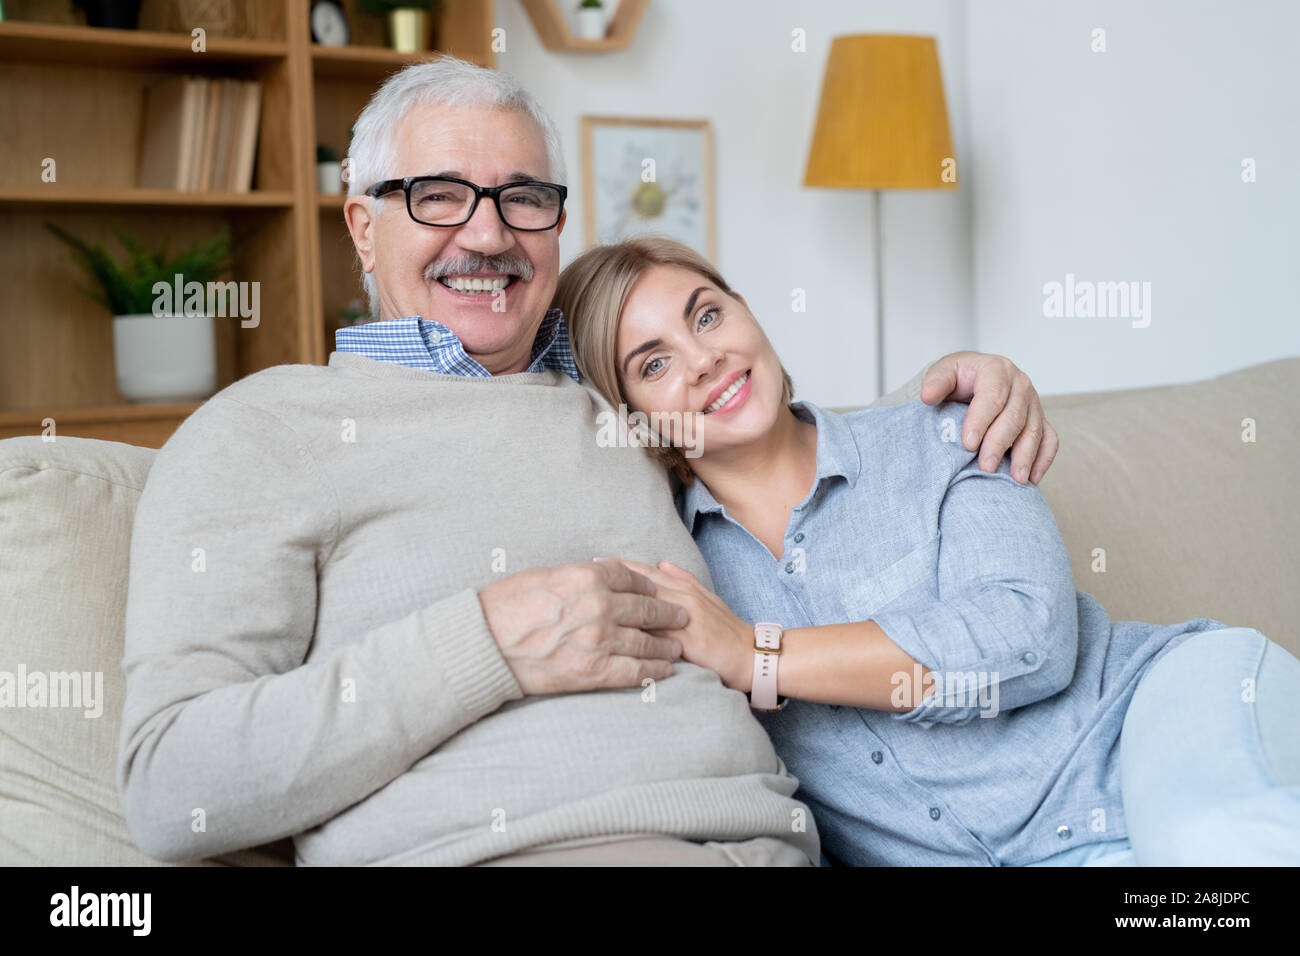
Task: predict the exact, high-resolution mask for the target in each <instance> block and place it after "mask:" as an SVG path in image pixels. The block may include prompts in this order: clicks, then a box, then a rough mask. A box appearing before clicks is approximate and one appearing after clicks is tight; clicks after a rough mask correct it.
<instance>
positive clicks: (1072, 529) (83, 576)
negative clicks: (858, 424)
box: [0, 358, 1300, 865]
mask: <svg viewBox="0 0 1300 956" xmlns="http://www.w3.org/2000/svg"><path fill="white" fill-rule="evenodd" d="M1298 385H1300V358H1292V359H1283V360H1280V361H1276V362H1270V363H1267V364H1264V365H1257V366H1253V367H1251V368H1247V369H1242V370H1240V371H1237V372H1232V373H1230V374H1227V375H1223V376H1220V377H1218V378H1215V379H1211V380H1209V381H1205V382H1195V383H1191V384H1187V385H1177V386H1169V387H1162V388H1148V389H1138V390H1132V391H1123V392H1104V393H1097V394H1089V395H1066V396H1057V397H1053V398H1048V399H1045V400H1044V405H1045V406H1046V408H1047V410H1048V416H1049V419H1050V421H1051V422H1052V424H1053V425H1054V426H1055V427H1056V429H1057V431H1058V432H1059V433H1060V436H1061V452H1060V455H1059V456H1058V458H1057V461H1056V464H1055V465H1054V466H1053V468H1052V470H1051V472H1050V473H1049V474H1048V476H1047V478H1046V479H1045V480H1044V482H1043V486H1042V490H1043V493H1044V494H1045V495H1046V496H1047V499H1048V501H1049V502H1050V504H1051V506H1052V508H1053V510H1054V511H1055V513H1056V518H1057V521H1058V523H1059V525H1060V527H1061V532H1062V534H1063V536H1064V538H1065V541H1066V544H1067V546H1068V548H1069V552H1070V560H1071V562H1072V563H1073V565H1074V569H1075V580H1076V584H1077V586H1078V587H1079V588H1080V589H1082V590H1084V591H1088V592H1089V593H1091V594H1092V595H1094V596H1095V597H1096V598H1097V599H1098V600H1099V601H1100V602H1101V603H1102V605H1103V606H1104V607H1105V608H1106V609H1107V610H1108V611H1109V612H1110V614H1111V617H1112V619H1115V620H1122V619H1137V620H1146V621H1153V622H1159V623H1168V622H1173V621H1179V620H1183V619H1185V618H1190V617H1199V616H1205V617H1213V618H1218V619H1219V620H1222V621H1225V622H1227V623H1230V624H1238V625H1246V626H1250V627H1255V628H1258V629H1259V630H1261V631H1263V632H1264V633H1265V634H1267V635H1269V636H1270V637H1272V638H1273V639H1274V640H1276V641H1277V642H1278V643H1280V644H1282V645H1283V646H1285V647H1287V648H1288V649H1289V650H1291V652H1292V653H1296V654H1300V624H1298V623H1297V622H1300V587H1297V572H1300V508H1298V507H1297V504H1300V501H1298V497H1300V496H1298V495H1297V492H1296V470H1297V466H1298V465H1300V396H1298V395H1297V386H1298ZM1248 419H1249V420H1250V422H1253V423H1254V424H1253V428H1254V436H1253V437H1254V440H1253V441H1243V433H1244V429H1246V428H1249V427H1250V423H1249V422H1247V423H1246V424H1245V425H1243V422H1245V421H1246V420H1248ZM1246 437H1250V436H1249V435H1248V434H1247V436H1246ZM154 454H155V452H154V451H153V450H151V449H147V448H138V447H135V446H132V445H124V444H120V443H116V442H104V441H92V440H86V439H77V438H59V439H57V440H56V441H54V442H45V441H43V440H42V439H41V438H39V437H26V438H12V439H7V440H4V441H0V672H9V673H11V674H18V673H19V669H20V668H25V670H26V672H27V673H29V674H31V673H36V672H41V673H44V674H50V673H54V672H59V673H66V672H74V671H75V672H85V673H91V674H94V673H96V672H100V673H102V675H103V695H102V696H103V701H102V714H101V715H100V716H98V717H87V716H85V709H86V708H84V707H83V708H81V709H77V708H22V709H20V708H5V709H3V710H0V864H85V865H114V864H126V865H131V864H151V865H162V864H158V863H157V862H156V861H153V860H150V859H149V858H147V857H145V856H144V855H143V854H141V853H140V852H139V851H138V850H137V849H136V848H135V846H134V845H133V844H132V842H131V839H130V836H129V834H128V832H127V829H126V823H125V821H124V819H123V817H122V814H121V812H120V810H119V808H118V800H117V790H116V787H115V782H114V762H115V754H116V748H117V734H118V719H119V716H120V713H121V706H122V693H123V680H122V674H121V671H120V669H119V666H118V665H119V660H120V657H121V652H122V637H123V635H122V632H123V612H124V607H125V597H126V583H127V557H128V546H129V540H130V533H131V522H132V518H133V515H134V511H135V504H136V500H137V498H138V497H139V494H140V491H141V489H142V488H143V486H144V482H145V477H146V475H147V474H148V472H149V467H150V465H151V464H152V462H153V457H154ZM1103 552H1104V561H1105V565H1104V566H1105V570H1104V571H1102V570H1100V567H1101V564H1100V558H1101V557H1102V553H1103ZM82 703H83V704H84V703H86V702H84V701H83V702H82ZM292 860H293V856H292V849H291V846H290V844H289V843H288V841H280V842H279V843H277V844H272V845H270V846H267V847H261V848H258V849H255V850H248V851H244V852H241V853H235V854H230V855H228V856H225V857H221V858H218V859H215V860H212V861H207V862H209V863H213V864H232V865H283V864H291V863H292Z"/></svg>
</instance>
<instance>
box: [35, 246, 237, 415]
mask: <svg viewBox="0 0 1300 956" xmlns="http://www.w3.org/2000/svg"><path fill="white" fill-rule="evenodd" d="M45 225H46V228H48V229H49V230H50V231H51V232H52V233H54V235H55V236H57V237H58V238H59V239H60V240H62V241H63V242H64V243H66V244H67V245H68V246H69V247H71V249H72V252H73V260H74V261H75V262H76V263H77V264H78V265H80V266H81V267H82V268H83V269H84V270H85V271H86V273H87V274H88V275H89V276H90V278H91V279H92V280H93V281H94V283H95V284H94V285H93V286H83V287H82V291H84V292H86V293H87V294H88V295H89V296H90V297H91V298H93V299H94V300H95V301H97V302H99V303H100V304H102V305H103V306H104V307H105V308H107V309H108V311H109V313H110V314H111V315H112V316H113V362H114V367H115V370H116V373H117V388H118V391H119V392H121V393H122V397H123V398H124V399H126V400H127V401H131V402H178V401H194V400H198V399H203V398H207V397H208V396H210V395H211V394H212V393H213V392H214V391H215V390H216V385H217V361H216V329H215V326H214V324H213V319H214V316H213V315H212V314H211V312H212V310H211V309H210V308H207V307H205V308H201V309H190V310H187V309H186V308H185V303H186V302H187V301H194V300H193V299H191V298H190V294H191V292H192V291H193V290H194V288H195V286H194V283H198V285H199V287H200V288H202V289H210V288H211V287H210V286H209V285H208V283H211V282H214V281H215V280H216V279H218V278H219V277H221V276H222V275H224V274H225V273H227V272H228V271H229V269H230V266H231V263H232V243H231V237H230V230H229V228H228V227H226V226H222V227H221V229H220V230H219V231H218V232H217V233H216V235H214V236H212V237H211V238H210V239H206V240H203V241H200V242H197V243H195V244H194V245H192V246H190V247H189V248H188V249H186V250H185V251H183V252H181V253H180V254H178V255H176V256H173V257H171V258H168V256H167V250H166V247H165V246H164V247H163V248H162V249H160V250H159V251H158V252H154V253H151V252H149V251H148V250H147V249H146V248H145V247H144V244H143V243H141V242H140V241H139V240H138V239H136V238H135V237H134V236H132V235H130V234H129V233H128V232H126V231H125V230H124V229H122V228H121V227H120V226H118V225H117V224H116V223H113V224H111V225H110V228H111V229H112V231H113V234H114V235H115V236H117V240H118V242H119V243H121V245H122V248H123V249H125V250H126V253H127V261H126V263H125V264H123V263H121V262H119V261H118V260H117V259H116V258H115V257H114V256H113V255H112V254H111V253H110V252H109V251H108V250H107V249H106V248H105V247H104V246H103V245H101V244H99V243H89V242H86V241H85V240H83V239H79V238H77V237H76V236H72V235H69V234H68V233H67V232H65V231H64V230H62V229H60V228H59V227H58V226H56V225H54V224H53V223H48V222H47V223H46V224H45ZM178 277H179V278H178ZM164 286H165V287H166V291H165V292H164V291H163V287H164ZM182 290H185V291H184V294H183V295H182ZM178 298H179V299H180V300H181V301H177V299H178ZM211 298H212V297H211V296H208V297H205V298H201V299H199V300H198V301H202V302H204V303H205V305H206V304H207V303H209V302H210V301H211Z"/></svg>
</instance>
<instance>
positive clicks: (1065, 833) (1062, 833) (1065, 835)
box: [1056, 826, 1070, 840]
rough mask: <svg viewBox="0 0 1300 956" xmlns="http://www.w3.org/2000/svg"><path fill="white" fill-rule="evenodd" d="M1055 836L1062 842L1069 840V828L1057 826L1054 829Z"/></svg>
mask: <svg viewBox="0 0 1300 956" xmlns="http://www.w3.org/2000/svg"><path fill="white" fill-rule="evenodd" d="M1056 835H1057V836H1059V837H1060V838H1061V839H1062V840H1068V839H1070V828H1069V827H1067V826H1059V827H1057V828H1056Z"/></svg>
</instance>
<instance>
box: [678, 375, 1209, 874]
mask: <svg viewBox="0 0 1300 956" xmlns="http://www.w3.org/2000/svg"><path fill="white" fill-rule="evenodd" d="M792 407H793V409H794V411H795V414H796V415H797V416H798V417H799V418H800V419H802V420H804V421H809V422H814V423H815V424H816V425H817V471H816V477H815V479H814V481H813V485H812V488H811V489H810V491H809V493H808V495H807V497H805V498H804V500H803V501H802V502H801V503H800V504H798V505H796V506H795V507H794V509H793V510H792V512H791V514H790V517H789V524H788V527H787V528H786V531H785V537H784V540H783V542H782V546H783V553H782V554H781V556H780V557H779V559H778V558H774V557H773V555H772V553H771V552H770V551H768V550H767V548H766V546H765V545H763V543H762V542H760V541H759V540H758V539H757V538H755V537H754V536H753V535H752V534H751V533H750V532H749V531H748V530H747V529H746V528H744V527H743V526H742V525H741V524H739V523H738V522H736V521H735V520H734V519H733V518H732V517H731V516H730V515H729V514H728V513H727V510H726V508H724V507H723V506H722V505H720V504H719V503H718V502H717V501H716V500H715V499H714V498H713V496H712V495H711V494H710V493H709V490H708V488H707V487H705V486H704V485H703V483H702V482H700V481H699V480H698V479H697V480H696V481H695V482H694V483H693V484H691V485H687V486H685V487H683V488H681V489H680V490H679V491H678V492H677V507H678V512H679V514H680V515H681V518H682V520H683V522H685V523H686V526H687V527H688V528H690V529H691V533H692V535H693V536H694V538H695V541H696V543H697V544H698V545H699V547H700V550H701V551H702V552H703V554H704V558H705V560H706V561H707V562H708V565H709V571H710V574H711V575H712V577H713V582H714V586H715V588H716V590H717V593H718V595H719V596H721V597H722V598H723V599H724V600H725V601H726V602H727V604H728V605H729V606H730V607H731V608H732V610H733V611H734V612H735V613H736V614H737V615H738V616H739V617H741V618H742V619H744V620H746V621H749V622H751V623H753V622H756V621H775V622H777V623H778V624H781V625H782V626H783V627H785V628H796V627H810V626H816V625H825V624H839V623H844V622H853V621H866V620H873V621H875V622H876V624H877V625H879V627H880V628H881V629H882V630H883V631H884V632H885V634H886V635H888V636H889V638H890V639H891V640H892V641H893V642H894V643H896V644H898V645H899V646H900V647H901V648H902V649H903V650H904V651H906V652H907V653H908V654H909V655H911V656H912V657H913V658H914V659H916V660H917V661H919V662H920V663H921V664H923V665H925V667H927V668H929V669H930V670H931V671H932V672H934V674H935V676H936V678H937V680H938V687H937V688H936V691H935V693H934V694H932V696H931V697H928V698H927V699H926V700H925V701H923V702H922V703H921V704H920V705H919V706H917V707H915V708H914V709H912V710H910V711H905V712H904V711H881V710H869V709H865V708H860V707H850V706H833V705H828V704H820V703H812V702H809V701H802V700H791V701H790V702H789V704H788V706H787V707H786V708H785V709H784V710H782V711H777V712H772V713H759V714H758V715H757V716H758V719H759V720H760V722H761V723H762V724H763V726H764V728H765V729H766V730H767V731H768V733H769V735H770V736H771V738H772V742H773V744H774V745H775V747H776V750H777V753H778V754H779V755H780V756H781V758H782V760H783V761H784V762H785V764H786V766H787V767H788V768H789V769H790V771H791V772H792V773H794V775H795V776H796V777H798V778H799V781H800V789H799V792H798V793H797V794H796V797H797V798H798V799H801V800H803V801H804V802H805V803H807V804H808V806H809V807H810V808H811V809H812V811H813V814H814V816H815V817H816V820H817V827H818V831H819V832H820V834H821V837H822V847H823V849H824V851H825V853H826V854H827V855H828V857H829V858H830V859H831V860H832V861H839V862H842V863H847V864H855V865H872V864H875V865H881V864H887V865H904V866H905V865H944V864H975V865H992V866H997V865H1023V864H1026V863H1031V862H1036V861H1039V860H1042V859H1045V858H1047V857H1049V856H1051V855H1053V854H1055V853H1059V852H1061V851H1062V850H1066V849H1069V848H1071V847H1074V846H1081V845H1084V844H1088V843H1096V842H1100V841H1103V840H1118V839H1120V838H1122V837H1125V836H1127V830H1126V827H1125V823H1124V807H1123V803H1122V801H1121V797H1120V788H1119V769H1118V757H1119V748H1118V746H1117V743H1118V739H1119V732H1120V729H1121V727H1122V724H1123V720H1124V714H1125V711H1126V709H1127V707H1128V702H1129V699H1130V698H1131V697H1132V694H1133V691H1134V689H1135V688H1136V686H1137V683H1138V681H1139V679H1140V678H1141V677H1142V675H1143V673H1144V672H1145V671H1146V669H1147V668H1148V667H1149V666H1150V665H1151V664H1152V663H1153V662H1154V661H1155V660H1157V659H1158V658H1159V657H1160V656H1162V655H1163V654H1164V653H1167V652H1168V651H1169V650H1172V649H1173V647H1175V646H1176V645H1177V644H1179V643H1181V642H1182V640H1183V639H1184V638H1186V637H1187V636H1188V635H1190V634H1191V633H1194V632H1197V631H1202V630H1208V629H1212V628H1215V627H1222V626H1224V625H1222V624H1221V623H1220V622H1218V621H1213V620H1210V619H1208V618H1198V619H1195V620H1192V621H1185V622H1183V623H1181V624H1175V625H1169V626H1163V627H1161V626H1156V625H1152V624H1143V623H1140V622H1134V621H1123V622H1114V623H1112V622H1111V621H1110V620H1109V618H1108V617H1107V615H1106V612H1105V611H1104V610H1103V609H1102V608H1101V606H1100V605H1099V604H1098V603H1097V602H1096V601H1095V600H1094V599H1093V598H1092V597H1090V596H1089V595H1087V594H1085V593H1083V592H1081V591H1076V590H1075V589H1074V584H1073V575H1072V573H1071V570H1070V562H1069V559H1068V557H1067V554H1066V549H1065V545H1064V542H1063V541H1062V539H1061V535H1060V532H1059V530H1058V529H1057V526H1056V521H1055V519H1054V518H1053V517H1052V513H1051V510H1050V509H1049V508H1048V506H1047V503H1046V501H1045V500H1044V499H1043V496H1042V494H1041V492H1040V491H1039V490H1038V488H1037V487H1036V486H1034V485H1020V484H1017V483H1016V481H1015V480H1014V479H1013V478H1012V477H1011V474H1010V468H1009V463H1008V461H1007V460H1006V459H1005V458H1004V460H1003V461H1002V463H1001V465H999V467H998V469H997V471H996V472H993V473H986V472H984V471H981V470H980V468H979V462H978V457H977V454H978V453H977V452H970V451H967V450H966V449H965V448H964V447H963V445H962V443H961V441H960V435H961V425H962V421H963V420H964V418H965V414H966V406H965V405H964V404H961V403H956V402H948V403H944V404H942V405H939V406H937V407H934V406H929V405H926V404H924V403H923V402H921V401H920V400H919V399H917V400H913V401H911V402H908V403H906V404H903V405H895V406H886V407H880V408H872V409H865V410H862V411H856V412H851V413H848V414H844V415H841V414H836V413H834V412H829V411H826V410H824V409H821V408H819V407H818V406H816V405H814V404H812V403H810V402H795V403H793V406H792ZM907 676H908V678H909V679H915V680H918V681H919V678H920V674H919V673H918V674H916V675H907ZM900 686H901V685H900Z"/></svg>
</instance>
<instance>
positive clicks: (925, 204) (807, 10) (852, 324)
mask: <svg viewBox="0 0 1300 956" xmlns="http://www.w3.org/2000/svg"><path fill="white" fill-rule="evenodd" d="M566 2H567V0H566ZM496 16H497V24H498V26H500V27H503V28H504V29H505V31H506V34H505V36H506V49H505V51H504V52H502V53H501V54H499V55H498V58H497V66H498V68H500V69H502V70H504V71H506V72H509V73H513V74H514V75H516V76H517V77H519V78H520V79H521V80H522V81H523V82H524V83H525V84H526V85H527V86H528V88H529V89H530V90H532V91H533V93H534V94H536V95H537V96H538V97H539V98H540V100H541V102H542V104H543V105H544V106H545V107H546V109H547V110H548V111H549V112H550V113H551V115H552V116H553V117H554V118H555V121H556V123H557V124H558V125H559V127H560V131H561V133H562V135H563V136H564V150H565V157H566V160H567V162H568V166H569V184H570V187H571V188H572V189H573V192H571V193H570V199H569V205H568V208H569V222H568V225H567V226H566V229H565V232H564V234H563V235H562V236H561V240H560V241H561V249H562V252H563V255H564V261H565V262H566V263H567V262H568V261H569V260H570V259H572V258H573V256H575V255H577V253H578V252H580V251H581V250H582V249H583V248H585V240H584V236H583V234H582V233H583V206H582V190H581V188H580V186H581V183H582V175H583V170H582V168H581V152H580V149H579V142H578V118H579V117H580V116H582V115H583V114H593V115H599V114H608V115H626V116H664V117H691V118H700V117H704V118H707V119H709V120H711V121H712V123H713V130H714V146H715V163H716V177H717V216H718V223H717V228H718V233H717V236H718V262H717V265H718V266H719V268H720V269H721V271H722V274H723V275H724V276H725V277H726V278H727V281H728V282H729V283H731V285H732V286H733V287H734V288H736V289H737V290H739V291H740V292H741V293H743V294H744V295H745V298H746V299H747V300H748V302H749V304H750V306H751V308H752V309H753V310H754V314H755V315H756V316H757V317H758V319H759V320H760V321H761V322H762V324H763V327H764V329H765V330H766V331H767V333H768V336H769V337H770V338H771V339H772V342H773V345H774V346H775V347H776V350H777V352H778V354H779V355H780V356H781V358H782V360H783V361H784V362H785V365H786V368H787V369H789V371H790V374H791V376H792V377H793V378H794V380H795V387H796V392H797V395H798V397H800V398H807V399H810V400H812V401H814V402H817V403H818V404H822V405H832V406H834V405H856V404H863V403H865V402H868V401H870V400H871V399H872V398H874V397H875V394H876V381H875V332H874V328H875V326H874V311H875V300H874V297H873V296H874V293H873V291H872V290H873V286H872V284H871V280H872V271H873V270H872V261H873V260H872V249H871V241H872V234H873V233H872V222H871V198H870V194H869V193H866V192H845V191H840V190H825V189H805V188H804V187H803V186H802V185H801V183H802V182H803V171H804V163H805V161H806V159H807V150H808V145H809V142H810V139H811V136H812V128H813V124H814V122H815V121H816V112H817V101H818V97H819V95H820V92H821V82H822V74H823V71H824V70H825V66H826V56H827V53H828V52H829V49H830V40H831V37H832V36H835V35H839V34H844V33H870V32H899V33H919V34H927V35H932V36H935V37H936V38H937V41H938V48H939V56H940V61H941V66H942V69H943V73H944V82H945V88H946V91H947V97H948V106H949V114H950V122H951V123H952V127H953V136H954V146H955V149H956V151H957V156H958V162H959V163H960V162H962V160H963V158H964V157H965V156H966V155H967V153H968V148H967V146H966V144H967V142H968V136H967V123H966V116H965V112H964V110H965V105H964V104H965V94H964V90H963V89H962V81H963V77H964V74H965V63H964V61H963V42H962V7H961V4H960V3H959V2H958V0H925V2H915V3H907V4H899V3H894V2H883V0H881V2H877V0H871V2H864V0H820V2H818V3H815V4H802V5H796V4H791V3H789V2H785V0H709V2H701V0H654V2H653V3H651V4H649V6H648V8H647V10H646V14H645V18H644V20H643V21H642V23H641V29H640V31H639V33H638V35H637V38H636V41H635V43H634V44H633V46H632V48H631V49H630V50H627V51H625V52H620V53H613V54H595V55H591V54H573V53H552V52H551V51H549V50H547V49H545V48H544V47H543V46H542V45H541V43H540V41H539V40H538V38H537V33H536V31H535V30H534V29H533V27H532V24H531V22H530V21H529V19H528V17H527V15H526V14H525V13H524V10H523V7H522V6H521V5H520V4H518V3H516V2H513V0H497V3H496ZM796 27H802V28H803V29H804V30H806V31H807V37H808V42H807V52H805V53H794V52H792V51H791V31H792V30H793V29H794V28H796ZM761 197H784V198H778V199H777V201H775V202H772V203H765V202H760V201H759V200H760V198H761ZM968 197H969V189H968V188H967V187H966V186H963V187H962V188H961V189H958V190H956V191H954V192H945V193H938V192H935V193H925V192H913V193H893V194H886V195H885V206H884V208H885V222H886V263H885V274H886V281H885V294H886V302H885V311H886V315H887V317H888V323H887V345H886V353H887V355H888V357H889V363H888V366H887V369H886V388H887V389H892V388H894V387H896V386H897V385H900V384H902V383H903V382H904V381H906V380H907V379H908V378H910V377H911V376H912V375H913V374H915V373H916V371H917V370H918V369H919V368H920V367H921V366H922V365H923V364H924V363H925V362H926V361H928V360H930V359H933V358H935V357H937V356H938V355H940V354H942V353H943V352H947V351H951V350H953V349H957V348H965V347H971V346H972V345H973V340H974V333H973V327H972V324H971V316H972V310H971V278H970V239H969V237H970V231H971V225H970V221H969V206H970V202H969V198H968ZM795 288H803V289H805V290H806V293H807V309H808V310H807V312H805V313H795V312H793V311H792V308H791V294H792V290H793V289H795Z"/></svg>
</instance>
